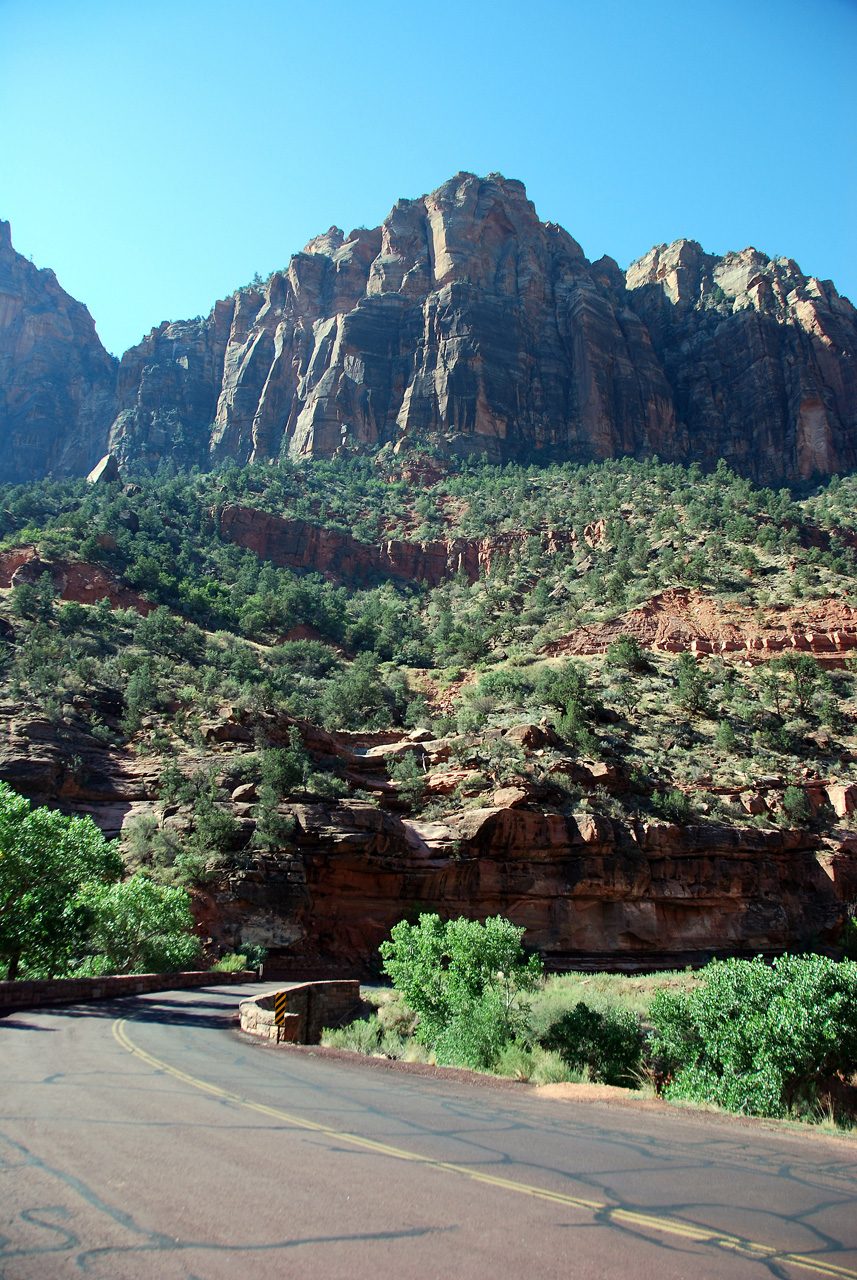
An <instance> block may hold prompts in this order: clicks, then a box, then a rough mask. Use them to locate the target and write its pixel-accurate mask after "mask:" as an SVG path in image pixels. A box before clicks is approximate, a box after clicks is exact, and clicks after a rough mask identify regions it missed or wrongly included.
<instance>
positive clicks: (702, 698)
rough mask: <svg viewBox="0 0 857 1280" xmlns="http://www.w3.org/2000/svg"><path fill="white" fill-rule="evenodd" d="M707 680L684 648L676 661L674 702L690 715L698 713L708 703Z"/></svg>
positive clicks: (700, 668)
mask: <svg viewBox="0 0 857 1280" xmlns="http://www.w3.org/2000/svg"><path fill="white" fill-rule="evenodd" d="M708 685H709V680H708V676H707V675H706V673H705V671H704V670H703V669H702V667H701V666H700V665H699V663H698V662H697V660H696V658H695V657H694V656H693V654H692V653H688V652H687V651H686V650H685V652H684V653H680V654H679V655H678V659H677V662H676V702H677V703H678V705H679V706H680V707H682V708H683V709H684V710H685V711H689V712H690V713H691V715H698V714H699V713H700V712H702V711H704V710H705V708H706V706H707V705H708Z"/></svg>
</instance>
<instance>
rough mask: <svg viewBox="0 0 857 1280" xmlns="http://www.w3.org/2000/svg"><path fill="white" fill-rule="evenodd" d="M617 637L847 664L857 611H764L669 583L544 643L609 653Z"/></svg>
mask: <svg viewBox="0 0 857 1280" xmlns="http://www.w3.org/2000/svg"><path fill="white" fill-rule="evenodd" d="M620 635H632V636H634V638H635V639H636V640H637V642H638V644H639V645H640V647H641V648H643V649H649V650H652V651H654V652H659V653H683V652H689V653H697V654H726V655H733V656H734V657H736V658H740V659H742V660H746V661H750V662H764V661H765V660H767V659H769V658H776V657H778V656H779V655H781V654H783V653H788V652H797V653H809V654H812V655H813V656H814V657H815V658H817V659H818V660H819V661H820V662H822V663H825V664H827V665H833V666H843V665H844V661H845V658H846V657H847V656H848V654H850V653H853V652H854V651H855V650H857V609H854V608H852V606H851V605H849V604H846V603H845V602H844V601H842V600H808V601H806V602H805V603H803V604H800V605H793V606H790V607H789V606H784V605H777V606H774V607H771V608H770V609H769V610H768V611H767V615H766V616H763V618H762V619H761V620H760V617H759V611H758V610H751V609H748V608H747V607H746V606H744V605H741V604H738V603H735V602H732V603H730V604H727V605H724V604H721V603H718V602H717V601H715V600H712V599H711V598H710V597H708V596H706V595H704V594H703V593H702V592H700V591H696V590H693V589H691V588H686V587H670V588H669V589H668V590H667V591H661V592H659V593H658V595H656V596H653V597H652V599H651V600H649V601H647V603H646V604H643V605H639V606H638V607H637V608H636V609H630V610H629V611H628V612H627V613H623V614H621V615H620V616H619V617H618V618H616V619H614V621H612V622H607V623H599V624H593V625H590V626H584V627H578V628H577V630H575V631H572V632H570V633H569V634H568V635H567V636H562V637H561V638H560V639H559V640H553V641H551V643H550V644H548V645H545V647H544V649H543V650H542V652H543V653H544V654H545V655H547V656H551V657H554V656H557V655H564V654H580V655H583V654H594V653H604V652H605V651H606V649H607V646H608V645H609V644H612V643H613V642H614V641H615V640H617V639H618V638H619V636H620Z"/></svg>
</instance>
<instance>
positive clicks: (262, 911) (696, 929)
mask: <svg viewBox="0 0 857 1280" xmlns="http://www.w3.org/2000/svg"><path fill="white" fill-rule="evenodd" d="M289 811H290V812H291V813H292V815H293V817H294V819H295V823H296V827H295V844H296V849H295V851H294V852H293V853H292V854H291V855H289V856H288V857H285V856H282V857H279V858H271V857H259V858H258V859H257V861H256V865H255V867H254V869H253V870H252V871H251V872H249V873H243V874H242V873H239V874H237V875H236V876H234V877H232V878H231V879H230V881H229V882H228V883H227V884H223V885H221V886H219V887H218V888H216V889H214V890H212V891H211V892H210V893H209V895H208V897H207V900H206V901H205V903H204V904H203V905H202V906H201V913H202V918H203V919H204V922H205V928H206V929H208V930H210V931H211V932H212V933H213V934H217V935H218V936H219V937H221V938H222V939H223V944H224V945H226V943H227V942H229V941H230V940H231V939H232V938H233V937H234V936H236V935H237V934H238V933H240V934H241V936H242V938H243V940H244V941H245V942H247V943H254V942H255V943H263V944H264V945H267V946H268V947H270V948H271V957H270V964H271V970H272V972H274V971H275V970H277V969H279V970H280V971H282V972H283V973H293V974H295V975H297V974H300V973H301V972H302V971H304V970H306V971H307V972H318V971H321V970H324V971H328V972H335V971H336V969H337V966H341V968H342V969H343V971H345V970H346V969H347V968H348V966H358V968H359V969H360V970H361V971H362V972H368V971H371V969H372V967H373V965H376V964H377V947H378V944H379V943H380V942H381V941H382V940H383V939H384V938H385V937H386V936H387V935H388V934H389V930H390V928H391V927H392V926H393V925H394V924H396V923H397V922H398V921H399V920H400V919H402V918H403V917H404V916H407V915H408V913H409V912H412V911H414V910H416V909H417V907H419V909H421V910H424V911H438V912H440V913H441V914H442V915H443V916H444V917H452V916H458V915H468V916H474V915H476V916H479V917H481V918H484V917H485V916H488V915H496V914H498V913H500V914H502V915H504V916H508V917H509V918H511V919H512V920H514V921H515V922H516V923H517V924H520V925H524V926H525V927H526V930H527V932H526V935H525V942H526V943H527V945H529V946H532V947H536V948H538V949H539V951H540V952H541V953H542V955H543V957H544V958H545V960H546V962H547V963H548V965H549V966H550V967H553V968H560V969H561V968H563V967H572V966H575V967H577V966H579V965H580V964H582V963H583V964H590V965H592V964H594V965H596V966H599V965H600V966H605V967H616V966H617V965H618V966H620V967H621V966H623V965H624V966H626V967H633V966H634V965H643V966H646V965H648V966H651V965H652V964H655V965H657V964H659V963H660V964H672V965H678V964H684V963H690V962H698V961H700V960H701V959H704V958H707V957H710V956H711V955H712V954H715V953H721V954H725V953H730V954H747V955H753V954H756V953H758V952H759V951H765V952H777V951H781V950H783V949H784V948H786V947H794V946H800V945H803V944H805V943H809V942H810V940H811V939H815V940H816V941H817V940H818V939H823V938H827V939H831V940H832V939H833V938H834V937H835V936H836V934H837V931H838V929H839V927H840V922H841V920H842V917H843V912H844V906H843V901H842V898H841V896H840V891H838V890H837V878H838V879H839V880H842V878H843V877H844V876H847V875H851V876H852V878H853V868H854V859H853V857H852V856H851V855H850V854H847V853H842V854H838V855H835V856H831V855H821V854H819V853H818V852H817V850H816V847H815V846H816V844H817V841H816V839H815V838H814V837H813V836H811V835H808V834H807V833H805V832H797V831H781V830H773V829H772V830H759V829H753V828H746V829H741V830H736V829H726V828H718V827H685V828H679V827H674V826H668V825H666V824H663V823H635V824H629V823H619V822H615V821H611V820H609V819H607V818H602V817H597V816H595V815H592V814H585V813H578V814H575V815H573V816H569V817H565V816H562V815H560V814H559V813H539V812H535V811H531V810H527V809H524V808H519V807H514V806H505V807H490V808H486V809H471V810H468V811H466V812H464V813H460V814H456V815H453V816H451V817H450V818H448V819H446V820H445V821H444V822H443V823H427V822H408V821H403V820H402V819H400V818H399V817H397V816H396V815H394V814H391V813H388V812H386V811H383V810H379V809H376V808H375V807H374V806H372V805H371V804H367V803H362V802H359V801H352V802H350V803H342V804H338V805H335V806H328V805H291V806H289ZM848 883H849V884H850V883H851V881H850V880H849V881H848Z"/></svg>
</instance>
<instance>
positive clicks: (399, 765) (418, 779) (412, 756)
mask: <svg viewBox="0 0 857 1280" xmlns="http://www.w3.org/2000/svg"><path fill="white" fill-rule="evenodd" d="M390 777H391V778H392V779H393V781H394V782H397V783H398V784H399V795H400V796H401V797H402V799H403V800H407V802H408V804H409V805H410V806H411V808H412V809H419V807H420V805H421V804H422V799H423V796H424V795H425V790H426V775H425V770H424V769H423V767H422V765H421V764H420V762H419V760H418V759H417V755H416V752H415V751H409V752H408V753H407V755H404V756H401V757H400V758H399V759H398V760H394V761H393V762H392V764H391V765H390Z"/></svg>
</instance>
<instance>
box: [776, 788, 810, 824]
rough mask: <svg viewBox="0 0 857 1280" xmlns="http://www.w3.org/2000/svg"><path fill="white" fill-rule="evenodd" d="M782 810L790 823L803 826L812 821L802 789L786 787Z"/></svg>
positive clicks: (807, 801) (808, 805)
mask: <svg viewBox="0 0 857 1280" xmlns="http://www.w3.org/2000/svg"><path fill="white" fill-rule="evenodd" d="M783 809H784V811H785V813H786V815H787V816H788V817H789V818H790V819H791V821H792V822H799V823H801V824H802V825H803V824H805V823H807V822H809V821H811V819H812V807H811V805H810V803H809V800H808V799H807V795H806V792H805V791H804V789H803V787H786V789H785V792H784V793H783Z"/></svg>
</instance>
